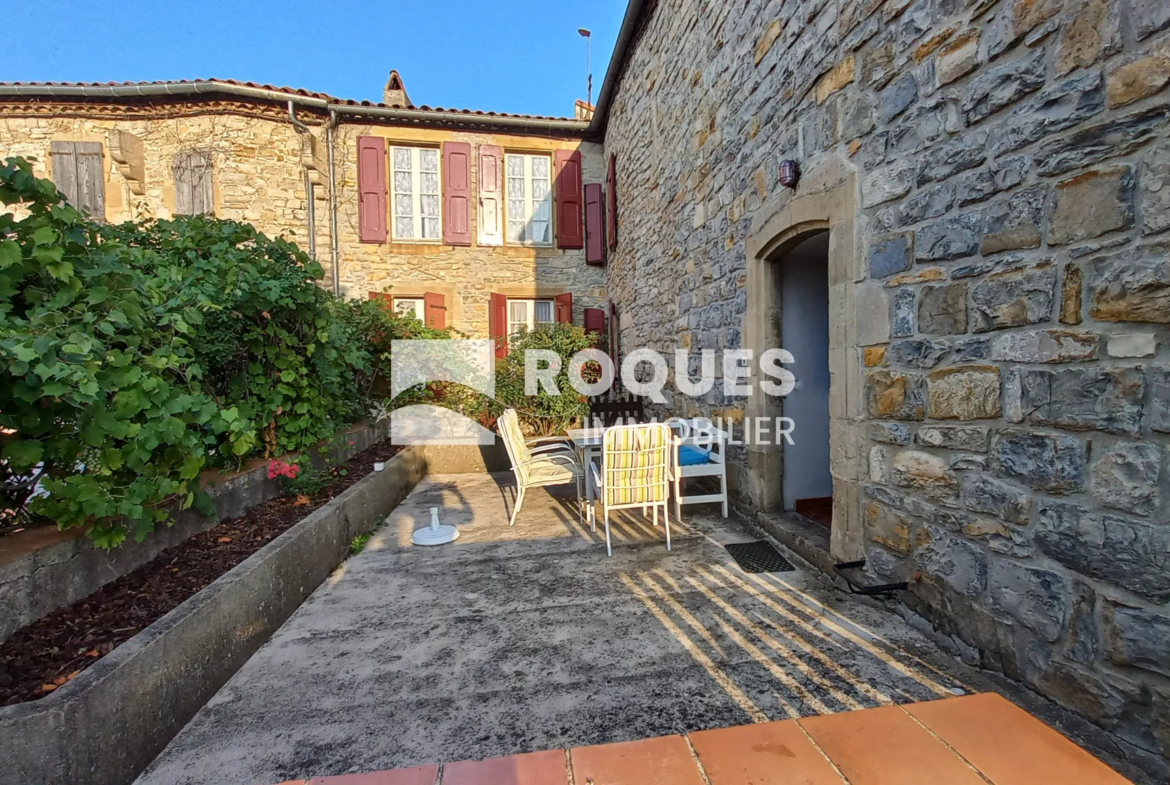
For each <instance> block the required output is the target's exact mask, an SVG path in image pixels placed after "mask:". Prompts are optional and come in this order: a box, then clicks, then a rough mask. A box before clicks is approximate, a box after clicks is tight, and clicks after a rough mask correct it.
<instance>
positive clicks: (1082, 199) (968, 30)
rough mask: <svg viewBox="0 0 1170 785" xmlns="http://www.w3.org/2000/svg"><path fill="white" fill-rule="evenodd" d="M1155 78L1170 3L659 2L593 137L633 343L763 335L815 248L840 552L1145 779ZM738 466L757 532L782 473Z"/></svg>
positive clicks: (1166, 718)
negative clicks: (789, 272)
mask: <svg viewBox="0 0 1170 785" xmlns="http://www.w3.org/2000/svg"><path fill="white" fill-rule="evenodd" d="M1168 83H1170V4H1167V3H1165V2H1164V0H1077V1H1076V2H1060V1H1059V0H884V2H883V1H882V0H866V2H858V1H856V0H803V1H799V2H798V1H797V0H749V1H748V2H746V3H737V4H724V3H708V2H701V1H700V0H658V2H649V3H635V4H633V8H632V10H631V11H630V12H629V13H628V14H627V17H626V22H625V25H624V27H623V32H622V38H621V39H620V43H619V46H618V52H617V54H616V56H615V59H614V62H613V64H612V65H611V67H610V72H609V74H608V75H607V78H606V84H605V87H604V88H603V91H602V97H601V99H600V101H599V104H598V109H597V115H596V117H595V120H594V122H595V124H596V127H597V129H598V131H599V132H603V133H604V151H605V155H606V157H607V158H609V157H610V156H613V158H614V160H615V170H616V182H617V187H616V197H617V245H616V248H615V249H614V250H612V251H611V253H610V258H609V263H608V268H607V272H608V278H609V280H608V288H609V293H610V296H611V298H612V299H613V300H614V302H615V303H616V305H617V308H618V310H619V313H620V343H621V345H622V347H623V349H624V350H625V351H627V352H628V351H629V350H631V349H633V348H637V347H643V346H649V347H652V348H656V349H659V350H663V351H669V352H673V350H674V349H675V347H676V346H681V347H686V348H689V349H690V350H691V351H692V352H694V351H698V350H699V349H702V348H707V349H722V348H755V349H760V348H765V347H766V346H767V345H768V343H769V341H771V340H778V341H779V343H780V344H781V345H782V343H783V340H782V338H783V337H782V336H781V335H779V334H778V332H777V330H778V328H777V327H776V325H777V324H778V322H779V314H778V308H779V303H778V301H777V299H776V297H775V293H776V291H777V290H776V281H775V279H776V276H777V275H778V273H777V272H776V268H777V261H778V259H779V258H780V257H782V256H784V254H785V253H786V252H787V251H788V250H790V249H791V248H792V247H793V246H794V244H795V243H797V242H799V241H800V240H801V239H802V238H803V237H806V236H808V235H809V234H810V233H813V232H817V231H825V230H828V232H829V234H830V237H829V251H828V260H827V270H828V277H829V281H828V284H829V295H828V300H829V335H830V338H829V348H828V354H829V366H830V373H831V387H830V391H829V401H828V406H829V409H830V417H831V423H830V431H829V432H830V442H831V443H830V454H831V458H830V463H831V470H832V482H833V523H832V535H831V540H830V544H829V549H830V550H831V553H830V554H828V556H830V557H831V558H832V560H834V561H838V562H840V561H846V560H852V559H857V558H865V559H866V560H867V566H866V570H867V571H868V573H869V579H870V580H872V581H897V580H904V581H908V582H910V589H909V591H908V592H904V593H902V595H901V596H902V597H904V598H905V599H906V601H907V602H908V603H909V604H910V605H911V606H912V607H913V608H915V609H916V610H918V611H920V612H922V613H923V614H924V615H925V616H927V617H928V618H929V619H930V620H931V621H932V622H933V623H934V624H935V625H936V627H937V628H938V629H939V630H940V631H941V632H942V633H944V634H945V635H948V636H952V638H953V640H954V642H955V645H956V646H957V647H958V648H959V649H960V650H961V651H963V652H964V653H965V655H966V656H967V657H968V658H971V659H974V660H977V661H979V662H981V663H982V664H983V665H984V666H986V667H989V668H993V669H996V670H1000V671H1002V672H1004V673H1006V674H1008V675H1009V676H1011V677H1013V678H1017V679H1020V680H1022V681H1024V682H1025V683H1027V684H1028V685H1030V686H1031V687H1032V688H1034V689H1035V690H1037V691H1038V692H1040V693H1042V694H1044V695H1046V696H1049V697H1050V698H1052V699H1054V700H1056V701H1058V702H1059V703H1061V704H1063V705H1064V706H1065V707H1067V708H1070V709H1072V710H1073V711H1075V712H1077V713H1079V714H1081V715H1082V716H1084V717H1086V718H1088V719H1090V720H1091V721H1092V722H1094V723H1096V724H1097V725H1098V726H1099V727H1101V728H1103V729H1104V730H1105V731H1106V732H1107V733H1108V734H1109V735H1110V737H1111V742H1112V743H1113V744H1115V748H1116V752H1117V754H1118V756H1119V757H1123V758H1126V759H1128V760H1130V761H1131V762H1133V763H1134V764H1136V765H1138V766H1140V767H1142V768H1143V769H1145V770H1146V771H1148V772H1154V773H1156V774H1158V776H1160V777H1162V778H1164V777H1165V775H1166V772H1167V762H1166V760H1167V756H1168V754H1170V605H1168V602H1170V558H1168V557H1170V523H1168V517H1170V516H1168V513H1170V506H1168V505H1170V460H1168V459H1170V326H1168V325H1170V89H1166V87H1167V84H1168ZM786 159H789V160H792V161H795V162H797V163H798V164H799V167H800V170H801V171H802V173H803V174H802V177H801V179H800V181H799V183H798V184H797V186H796V187H795V188H786V187H784V186H782V185H780V182H779V179H780V176H779V168H780V163H781V161H783V160H786ZM753 393H754V394H753V395H752V396H748V397H724V396H723V395H722V394H721V392H720V386H719V385H716V387H715V389H714V390H713V391H712V392H711V393H709V394H707V395H706V396H704V397H702V398H700V399H692V398H687V397H685V396H682V395H679V394H675V396H674V397H673V398H672V399H671V401H670V403H669V404H668V405H667V406H666V407H664V408H665V410H667V411H669V412H670V413H679V414H706V415H717V416H718V415H721V416H724V417H730V418H732V419H736V418H740V417H744V416H747V417H749V418H750V417H752V416H753V415H761V414H772V413H782V412H783V401H781V400H776V399H771V398H769V397H768V396H766V395H764V394H763V392H762V390H761V389H759V388H755V389H754V390H753ZM797 433H799V423H797ZM732 456H733V460H734V464H735V471H734V475H735V476H734V478H733V479H734V487H735V488H736V492H737V495H738V498H739V500H740V504H741V506H742V507H743V508H745V509H748V510H750V511H753V512H756V513H758V514H759V516H760V518H759V519H760V520H761V521H767V520H770V518H769V515H770V514H771V513H773V512H775V511H776V510H777V508H778V507H779V506H780V500H779V498H778V496H777V494H776V492H775V489H776V488H777V487H779V483H780V481H781V478H782V476H783V471H784V467H783V459H782V455H780V454H778V453H777V452H776V448H774V447H771V446H768V445H751V446H746V447H736V448H733V450H732Z"/></svg>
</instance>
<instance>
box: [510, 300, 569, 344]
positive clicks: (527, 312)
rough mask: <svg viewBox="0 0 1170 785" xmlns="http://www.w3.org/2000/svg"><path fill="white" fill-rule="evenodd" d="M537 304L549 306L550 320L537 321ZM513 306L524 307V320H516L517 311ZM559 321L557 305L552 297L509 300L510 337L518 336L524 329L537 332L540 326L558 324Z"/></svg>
mask: <svg viewBox="0 0 1170 785" xmlns="http://www.w3.org/2000/svg"><path fill="white" fill-rule="evenodd" d="M537 304H542V305H547V306H548V317H549V318H548V320H547V321H545V320H541V321H539V322H538V321H536V310H537V307H536V306H537ZM513 305H517V306H520V305H523V306H524V318H522V319H517V318H515V315H514V314H515V311H513V308H512V306H513ZM556 321H557V303H556V300H554V299H552V298H551V297H509V298H508V335H516V334H517V333H519V332H520V328H521V327H524V328H525V329H527V330H528V331H529V332H532V331H533V330H535V329H536V328H537V327H538V326H543V325H546V324H556Z"/></svg>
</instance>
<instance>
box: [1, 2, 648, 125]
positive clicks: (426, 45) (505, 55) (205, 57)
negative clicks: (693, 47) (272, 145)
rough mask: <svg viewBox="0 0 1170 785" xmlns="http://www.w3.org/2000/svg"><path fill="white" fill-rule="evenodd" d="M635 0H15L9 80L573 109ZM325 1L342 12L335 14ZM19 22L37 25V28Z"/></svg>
mask: <svg viewBox="0 0 1170 785" xmlns="http://www.w3.org/2000/svg"><path fill="white" fill-rule="evenodd" d="M625 7H626V0H589V2H585V0H422V1H417V0H416V1H412V2H401V1H399V2H356V0H335V1H332V2H331V0H324V1H323V2H322V1H320V0H319V1H318V2H313V3H310V2H305V0H285V1H284V2H274V1H273V0H258V1H253V0H236V2H230V0H204V2H199V3H191V2H176V1H173V0H149V1H146V2H143V1H142V0H119V1H118V2H113V1H112V0H88V1H79V0H68V2H52V1H51V0H44V1H41V2H36V1H34V0H25V1H23V2H22V1H21V0H14V1H13V2H11V3H8V4H7V7H6V9H5V11H4V16H5V19H4V27H5V29H6V30H7V32H8V35H6V36H5V41H4V46H3V47H0V81H74V82H90V81H101V82H106V81H140V80H141V81H152V80H157V79H195V78H209V77H220V78H231V79H239V80H241V81H253V82H262V83H270V84H276V85H288V86H290V87H304V88H307V89H310V90H317V91H321V92H326V93H330V94H332V95H336V96H339V97H342V98H353V99H357V100H363V99H364V100H372V101H378V100H381V96H382V86H383V85H384V84H385V82H386V76H387V74H389V72H390V69H391V68H397V69H398V71H399V73H401V74H402V78H403V80H404V81H405V83H406V89H407V92H408V93H409V94H410V98H411V100H412V101H414V103H416V104H429V105H430V106H443V107H454V108H458V109H484V110H491V111H498V112H518V113H529V114H549V115H557V116H572V113H573V101H574V99H576V98H582V99H583V98H585V41H584V39H582V38H581V37H580V36H579V35H578V34H577V28H579V27H585V28H588V29H590V30H592V32H593V96H594V99H595V100H596V98H597V95H598V93H599V91H600V89H601V82H602V79H603V77H604V75H605V68H606V66H607V65H608V64H609V56H610V53H611V52H612V50H613V44H614V41H615V40H616V39H617V33H618V28H619V27H620V26H621V21H622V15H623V13H624V12H625ZM325 9H328V11H326V10H325ZM17 31H36V32H35V34H33V33H31V32H30V33H25V32H21V33H19V34H17Z"/></svg>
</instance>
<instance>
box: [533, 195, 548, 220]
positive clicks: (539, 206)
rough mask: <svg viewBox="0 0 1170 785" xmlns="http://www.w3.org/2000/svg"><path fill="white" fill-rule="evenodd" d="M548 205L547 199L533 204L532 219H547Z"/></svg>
mask: <svg viewBox="0 0 1170 785" xmlns="http://www.w3.org/2000/svg"><path fill="white" fill-rule="evenodd" d="M549 207H550V205H549V200H548V199H544V200H543V201H540V202H537V203H536V204H535V205H533V208H532V220H534V221H547V220H548V214H549Z"/></svg>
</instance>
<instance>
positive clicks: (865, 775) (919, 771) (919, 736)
mask: <svg viewBox="0 0 1170 785" xmlns="http://www.w3.org/2000/svg"><path fill="white" fill-rule="evenodd" d="M798 722H799V723H800V724H801V725H802V726H803V727H804V729H805V730H807V731H808V733H809V735H810V736H812V737H813V740H814V741H816V743H817V744H818V745H820V747H821V749H822V750H824V751H825V754H826V755H828V756H829V759H830V760H832V761H833V763H835V764H837V767H838V768H839V769H841V772H842V773H843V774H844V775H845V777H846V778H847V779H848V780H849V782H850V783H851V785H919V784H920V785H966V783H971V785H986V783H985V782H984V780H983V779H982V778H981V777H980V776H979V775H978V774H976V773H975V771H974V770H972V768H971V767H970V766H968V765H967V764H966V763H964V762H963V760H962V759H961V758H959V757H958V756H957V755H955V754H954V753H953V752H951V751H950V750H949V749H947V748H946V746H945V745H944V744H943V743H942V742H940V741H939V740H938V739H936V738H935V737H934V736H932V735H930V733H928V732H927V731H926V730H925V729H924V728H923V727H922V726H921V725H919V724H918V723H917V722H915V721H914V719H913V718H912V717H910V716H909V715H908V714H906V713H905V712H904V711H902V710H901V709H900V708H898V707H897V706H882V707H881V708H877V709H863V710H862V711H849V712H844V713H841V714H829V715H826V716H822V717H806V718H804V719H801V720H798Z"/></svg>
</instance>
